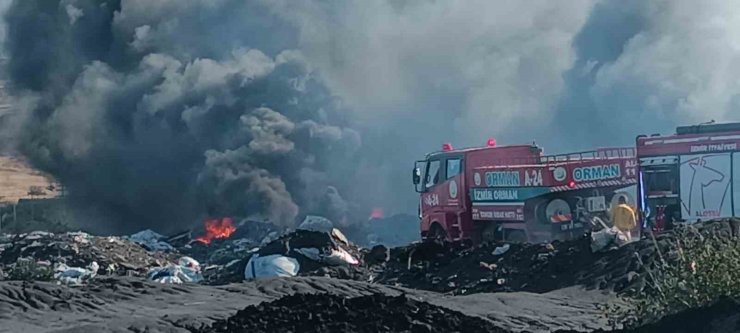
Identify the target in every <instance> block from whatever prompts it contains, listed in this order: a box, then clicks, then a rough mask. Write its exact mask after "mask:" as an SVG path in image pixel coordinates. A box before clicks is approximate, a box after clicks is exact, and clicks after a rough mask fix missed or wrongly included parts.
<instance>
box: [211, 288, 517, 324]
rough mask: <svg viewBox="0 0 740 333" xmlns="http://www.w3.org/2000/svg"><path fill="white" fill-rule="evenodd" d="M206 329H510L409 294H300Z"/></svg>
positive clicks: (259, 306) (254, 308) (244, 312)
mask: <svg viewBox="0 0 740 333" xmlns="http://www.w3.org/2000/svg"><path fill="white" fill-rule="evenodd" d="M201 332H505V331H504V330H502V329H499V328H497V327H496V326H494V325H493V323H491V322H489V321H486V320H484V319H482V318H479V317H471V316H466V315H464V314H462V313H460V312H457V311H452V310H448V309H445V308H442V307H439V306H436V305H432V304H429V303H426V302H422V301H418V300H414V299H412V298H409V297H407V296H406V295H399V296H387V295H382V294H375V295H370V296H361V297H356V298H349V299H347V298H343V297H339V296H335V295H328V294H323V295H322V294H296V295H293V296H287V297H283V298H281V299H279V300H277V301H274V302H270V303H264V304H260V305H257V306H249V307H247V308H245V309H244V310H240V311H239V312H237V313H236V314H235V315H234V316H232V317H229V318H228V319H226V320H222V321H217V322H215V323H214V324H213V325H212V326H211V327H210V328H208V329H204V330H203V331H201Z"/></svg>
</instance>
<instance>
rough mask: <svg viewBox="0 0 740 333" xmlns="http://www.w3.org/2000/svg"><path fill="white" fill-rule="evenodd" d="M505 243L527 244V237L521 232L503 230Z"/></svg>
mask: <svg viewBox="0 0 740 333" xmlns="http://www.w3.org/2000/svg"><path fill="white" fill-rule="evenodd" d="M505 234H506V241H507V242H509V243H516V244H522V243H526V242H527V235H526V234H525V233H524V231H521V230H505Z"/></svg>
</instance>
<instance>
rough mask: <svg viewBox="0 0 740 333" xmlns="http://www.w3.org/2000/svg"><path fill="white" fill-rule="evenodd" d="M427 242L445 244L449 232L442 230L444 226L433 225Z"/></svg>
mask: <svg viewBox="0 0 740 333" xmlns="http://www.w3.org/2000/svg"><path fill="white" fill-rule="evenodd" d="M427 240H428V241H432V242H434V241H441V242H444V241H446V240H447V232H445V229H444V228H442V226H440V225H439V224H437V223H435V224H432V227H431V228H429V233H428V234H427Z"/></svg>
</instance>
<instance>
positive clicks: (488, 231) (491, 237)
mask: <svg viewBox="0 0 740 333" xmlns="http://www.w3.org/2000/svg"><path fill="white" fill-rule="evenodd" d="M497 228H498V225H497V224H496V223H486V225H485V226H484V227H483V229H482V230H481V233H480V238H481V241H482V242H484V243H488V242H495V241H497V240H500V239H496V236H497V233H496V229H497Z"/></svg>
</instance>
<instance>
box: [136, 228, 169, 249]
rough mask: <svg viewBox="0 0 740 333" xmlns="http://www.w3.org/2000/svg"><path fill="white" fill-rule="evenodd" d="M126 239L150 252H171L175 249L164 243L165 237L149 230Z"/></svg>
mask: <svg viewBox="0 0 740 333" xmlns="http://www.w3.org/2000/svg"><path fill="white" fill-rule="evenodd" d="M126 238H128V239H129V240H131V241H132V242H135V243H137V244H140V245H142V246H144V247H145V248H146V249H148V250H150V251H172V250H174V249H175V248H174V247H173V246H172V245H170V244H169V243H167V242H165V241H164V239H165V238H166V237H165V236H163V235H160V234H158V233H156V232H154V231H152V230H151V229H146V230H142V231H139V232H137V233H135V234H133V235H131V236H128V237H126Z"/></svg>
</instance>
